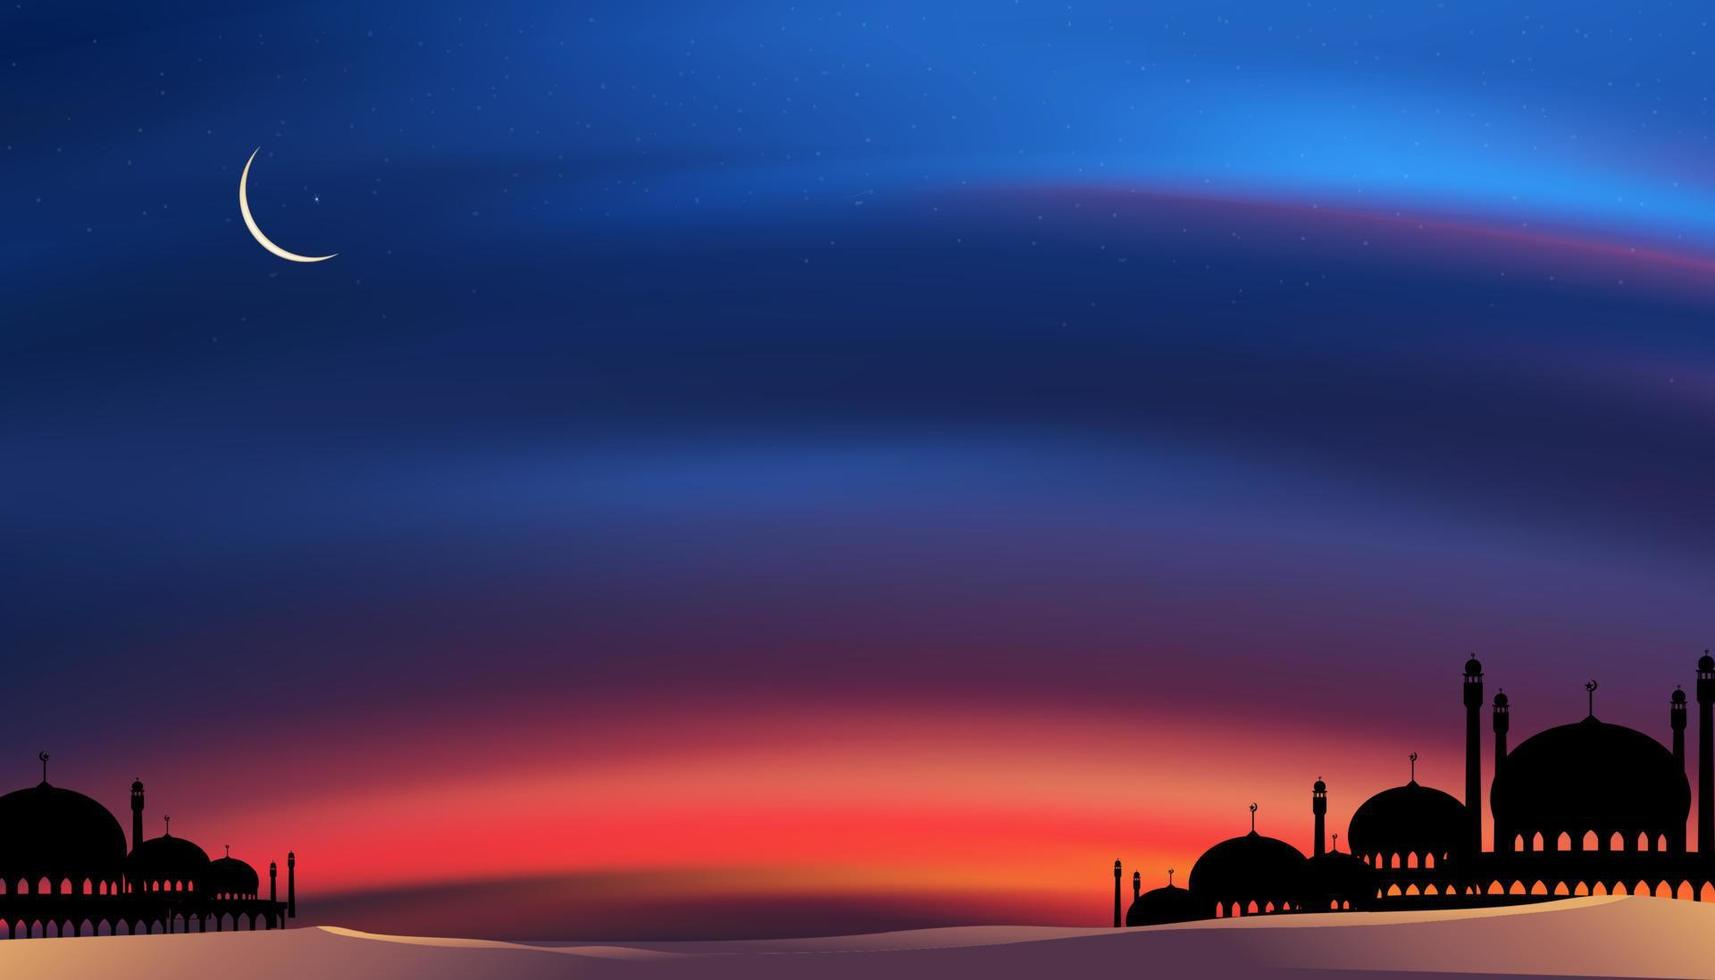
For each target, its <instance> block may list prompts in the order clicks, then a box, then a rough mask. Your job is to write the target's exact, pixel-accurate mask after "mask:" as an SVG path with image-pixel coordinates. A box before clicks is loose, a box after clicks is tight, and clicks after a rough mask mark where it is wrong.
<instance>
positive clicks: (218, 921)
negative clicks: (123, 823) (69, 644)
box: [0, 752, 298, 939]
mask: <svg viewBox="0 0 1715 980" xmlns="http://www.w3.org/2000/svg"><path fill="white" fill-rule="evenodd" d="M39 758H40V759H41V762H42V781H41V783H40V784H38V785H36V786H29V787H26V788H24V789H20V790H16V791H14V792H11V793H7V794H6V795H4V796H0V923H4V927H5V932H6V937H7V938H8V939H21V938H25V937H32V936H34V937H57V936H86V935H87V936H98V935H102V936H104V935H137V934H139V933H151V932H214V931H221V930H226V929H278V928H281V927H282V926H283V925H284V924H285V920H286V919H287V918H296V917H297V914H298V896H297V891H298V889H297V877H298V876H297V866H298V860H297V855H296V854H295V853H288V854H287V855H286V900H285V901H284V902H282V901H279V900H278V897H279V896H278V878H279V868H278V866H277V865H276V864H274V863H272V862H270V863H269V865H268V897H267V898H263V897H261V895H260V890H261V885H260V882H259V880H258V878H257V875H256V869H255V868H253V867H251V866H250V865H248V864H246V863H244V862H243V861H240V860H238V859H237V858H235V857H233V856H232V855H231V854H230V853H228V854H226V855H225V856H223V857H219V858H216V859H214V860H212V861H211V860H209V857H208V853H207V852H205V851H204V850H203V849H202V848H201V847H198V846H197V845H196V844H195V843H193V842H191V841H189V840H186V839H184V838H182V837H174V836H173V835H172V818H171V817H167V818H165V826H164V828H163V832H162V834H161V836H159V837H151V838H149V839H148V840H144V839H143V783H142V782H141V781H138V782H133V783H132V784H131V850H130V853H126V850H125V832H124V831H123V830H121V829H120V827H119V821H118V820H117V819H115V818H114V816H113V814H112V813H110V812H109V811H108V809H107V808H106V807H104V806H102V805H101V804H100V803H97V802H96V801H94V800H92V799H90V798H89V797H87V796H85V795H83V794H82V793H77V792H73V791H72V790H69V789H62V788H60V787H58V786H53V785H50V784H49V783H48V754H47V753H46V752H43V753H42V754H41V756H40V757H39Z"/></svg>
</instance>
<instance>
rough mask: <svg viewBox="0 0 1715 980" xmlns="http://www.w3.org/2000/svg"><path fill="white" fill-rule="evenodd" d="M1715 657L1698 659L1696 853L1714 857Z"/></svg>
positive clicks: (1707, 654)
mask: <svg viewBox="0 0 1715 980" xmlns="http://www.w3.org/2000/svg"><path fill="white" fill-rule="evenodd" d="M1711 707H1715V657H1711V656H1709V651H1708V650H1705V651H1703V656H1701V657H1699V658H1698V659H1697V853H1699V854H1702V855H1705V856H1708V855H1712V854H1715V718H1711V716H1710V708H1711Z"/></svg>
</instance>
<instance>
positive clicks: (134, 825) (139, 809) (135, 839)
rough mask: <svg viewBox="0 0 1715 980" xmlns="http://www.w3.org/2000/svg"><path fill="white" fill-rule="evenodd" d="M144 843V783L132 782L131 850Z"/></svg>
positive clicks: (139, 780) (140, 781)
mask: <svg viewBox="0 0 1715 980" xmlns="http://www.w3.org/2000/svg"><path fill="white" fill-rule="evenodd" d="M141 843H143V781H142V780H141V779H134V780H132V781H131V849H132V850H133V851H135V850H136V849H137V845H139V844H141Z"/></svg>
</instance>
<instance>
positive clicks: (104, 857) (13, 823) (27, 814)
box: [0, 780, 125, 892]
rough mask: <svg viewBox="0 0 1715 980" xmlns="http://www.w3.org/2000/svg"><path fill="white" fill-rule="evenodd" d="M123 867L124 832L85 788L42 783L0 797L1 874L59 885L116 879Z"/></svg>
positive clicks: (13, 885) (10, 879) (13, 880)
mask: <svg viewBox="0 0 1715 980" xmlns="http://www.w3.org/2000/svg"><path fill="white" fill-rule="evenodd" d="M124 866H125V831H124V830H122V829H121V828H120V826H119V821H118V820H116V819H114V817H113V814H111V813H109V812H108V810H107V808H106V807H104V806H102V805H101V804H100V803H97V802H95V801H94V800H92V799H90V798H89V797H87V796H85V795H83V794H82V793H76V792H73V791H72V790H69V789H60V788H59V787H58V786H50V785H49V784H48V782H47V781H46V780H43V781H42V783H41V784H40V785H37V786H32V787H30V788H28V789H20V790H17V791H15V792H11V793H7V794H6V795H5V796H0V879H4V880H6V881H8V882H9V883H11V887H9V888H8V891H14V890H15V888H16V883H17V882H18V881H20V880H22V881H29V882H37V881H40V880H41V879H43V878H46V879H48V880H49V881H51V882H53V883H54V884H55V885H56V886H57V885H59V883H60V882H62V881H64V880H65V879H67V878H69V879H71V881H72V883H73V885H74V886H75V887H76V888H77V890H78V891H80V892H81V891H82V890H83V882H84V881H86V880H88V881H90V882H103V881H110V882H117V881H118V880H119V877H120V874H121V873H122V871H123V870H124Z"/></svg>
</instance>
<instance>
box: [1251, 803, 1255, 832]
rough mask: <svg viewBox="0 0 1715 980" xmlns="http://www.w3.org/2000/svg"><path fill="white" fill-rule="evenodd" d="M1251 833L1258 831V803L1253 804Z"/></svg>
mask: <svg viewBox="0 0 1715 980" xmlns="http://www.w3.org/2000/svg"><path fill="white" fill-rule="evenodd" d="M1251 833H1253V834H1254V833H1256V804H1255V803H1252V804H1251Z"/></svg>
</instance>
